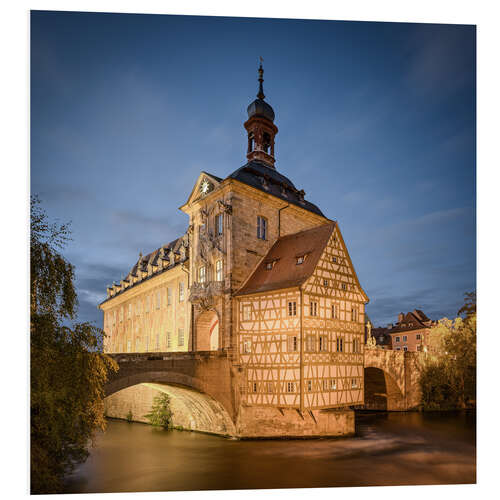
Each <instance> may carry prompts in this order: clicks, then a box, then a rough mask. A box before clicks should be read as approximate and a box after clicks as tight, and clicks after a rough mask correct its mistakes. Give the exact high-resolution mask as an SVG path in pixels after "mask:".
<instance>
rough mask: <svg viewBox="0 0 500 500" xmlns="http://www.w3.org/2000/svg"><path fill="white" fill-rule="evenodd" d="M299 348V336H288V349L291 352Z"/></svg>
mask: <svg viewBox="0 0 500 500" xmlns="http://www.w3.org/2000/svg"><path fill="white" fill-rule="evenodd" d="M298 348H299V344H298V341H297V337H295V336H294V337H288V351H289V352H297V350H298Z"/></svg>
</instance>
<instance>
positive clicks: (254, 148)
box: [244, 64, 278, 168]
mask: <svg viewBox="0 0 500 500" xmlns="http://www.w3.org/2000/svg"><path fill="white" fill-rule="evenodd" d="M263 75H264V70H263V68H262V64H261V65H260V66H259V93H258V94H257V99H255V101H253V102H252V103H251V104H250V105H249V106H248V108H247V112H248V120H247V121H246V122H245V123H244V127H245V129H246V131H247V133H248V150H247V158H248V160H250V161H251V160H259V161H261V162H262V163H264V164H265V165H266V166H268V167H270V168H274V163H275V161H276V160H275V158H274V138H275V136H276V134H277V133H278V127H276V125H275V124H274V123H273V122H274V110H273V108H272V107H271V106H270V105H269V104H268V103H267V102H266V101H265V100H264V99H265V97H266V96H265V95H264V89H263V82H264V78H263Z"/></svg>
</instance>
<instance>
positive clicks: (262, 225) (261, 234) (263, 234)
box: [257, 215, 267, 240]
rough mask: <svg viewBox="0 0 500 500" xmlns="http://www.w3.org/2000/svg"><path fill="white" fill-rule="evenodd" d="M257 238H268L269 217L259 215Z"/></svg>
mask: <svg viewBox="0 0 500 500" xmlns="http://www.w3.org/2000/svg"><path fill="white" fill-rule="evenodd" d="M257 238H259V239H260V240H267V219H266V218H265V217H262V216H261V215H258V216H257Z"/></svg>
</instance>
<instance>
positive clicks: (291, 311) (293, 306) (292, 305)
mask: <svg viewBox="0 0 500 500" xmlns="http://www.w3.org/2000/svg"><path fill="white" fill-rule="evenodd" d="M288 316H297V302H288Z"/></svg>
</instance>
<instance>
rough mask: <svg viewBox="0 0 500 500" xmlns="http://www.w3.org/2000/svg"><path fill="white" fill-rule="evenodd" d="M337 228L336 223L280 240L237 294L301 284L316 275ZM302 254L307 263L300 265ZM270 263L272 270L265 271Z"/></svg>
mask: <svg viewBox="0 0 500 500" xmlns="http://www.w3.org/2000/svg"><path fill="white" fill-rule="evenodd" d="M334 227H335V222H330V223H328V224H323V225H321V226H317V227H314V228H312V229H307V230H305V231H300V232H298V233H294V234H289V235H287V236H282V237H281V238H279V239H278V240H277V241H276V243H275V244H274V245H273V246H272V247H271V249H270V250H269V252H268V253H267V255H266V256H265V257H264V258H263V259H262V260H261V261H260V263H259V264H258V266H257V267H256V269H255V270H254V271H253V273H252V274H251V276H250V278H248V280H247V281H246V282H245V283H244V284H243V286H242V287H241V288H240V289H239V290H238V292H237V293H236V295H248V294H251V293H259V292H266V291H269V290H278V289H281V288H290V287H295V286H300V285H302V283H304V282H305V281H306V280H307V279H308V278H309V277H310V276H311V274H312V273H313V271H314V269H315V267H316V264H317V263H318V260H319V258H320V257H321V254H322V252H323V249H324V248H325V246H326V245H327V243H328V240H329V238H330V236H331V234H332V232H333V229H334ZM303 255H306V258H305V260H304V262H303V263H302V264H299V265H297V257H299V256H303ZM270 262H274V265H273V266H272V269H266V264H267V263H270Z"/></svg>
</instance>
